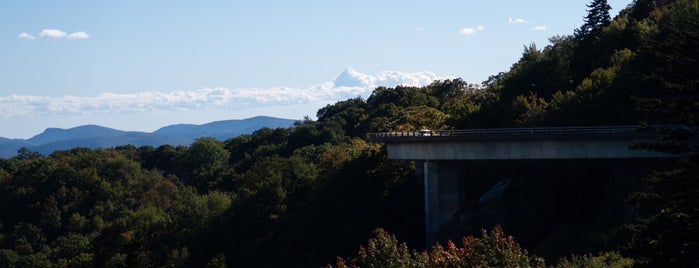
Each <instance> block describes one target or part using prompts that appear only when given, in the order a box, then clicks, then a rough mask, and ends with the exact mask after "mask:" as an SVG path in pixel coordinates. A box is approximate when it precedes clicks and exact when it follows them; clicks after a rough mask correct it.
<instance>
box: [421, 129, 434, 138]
mask: <svg viewBox="0 0 699 268" xmlns="http://www.w3.org/2000/svg"><path fill="white" fill-rule="evenodd" d="M417 135H418V136H421V137H429V136H432V130H429V129H421V130H420V131H418V132H417Z"/></svg>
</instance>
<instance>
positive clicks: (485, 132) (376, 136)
mask: <svg viewBox="0 0 699 268" xmlns="http://www.w3.org/2000/svg"><path fill="white" fill-rule="evenodd" d="M638 129H639V126H584V127H531V128H480V129H458V130H430V131H424V130H422V131H394V132H380V133H370V134H369V138H370V139H372V140H385V139H394V138H395V139H398V138H402V137H485V136H517V135H535V134H547V135H605V134H634V133H635V134H638Z"/></svg>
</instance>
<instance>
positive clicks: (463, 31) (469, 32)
mask: <svg viewBox="0 0 699 268" xmlns="http://www.w3.org/2000/svg"><path fill="white" fill-rule="evenodd" d="M460 32H461V34H463V35H474V34H476V29H473V28H471V27H467V28H461V31H460Z"/></svg>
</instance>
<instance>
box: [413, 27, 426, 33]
mask: <svg viewBox="0 0 699 268" xmlns="http://www.w3.org/2000/svg"><path fill="white" fill-rule="evenodd" d="M413 30H415V31H416V32H420V31H423V30H425V28H422V27H415V28H414V29H413Z"/></svg>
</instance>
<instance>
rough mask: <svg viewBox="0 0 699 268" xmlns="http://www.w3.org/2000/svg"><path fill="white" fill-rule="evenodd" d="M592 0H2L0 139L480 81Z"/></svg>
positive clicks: (290, 112) (216, 116) (309, 108)
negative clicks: (385, 88) (437, 82)
mask: <svg viewBox="0 0 699 268" xmlns="http://www.w3.org/2000/svg"><path fill="white" fill-rule="evenodd" d="M631 1H632V0H609V1H608V2H609V4H610V5H611V6H612V11H611V14H612V16H614V15H616V14H618V12H619V10H621V9H623V8H624V7H626V6H627V5H628V4H629V3H631ZM589 2H590V1H579V0H575V1H568V0H566V1H560V0H529V1H514V0H492V1H464V0H429V1H427V0H420V1H417V0H402V1H395V0H385V1H376V0H354V1H332V0H328V1H308V0H299V1H271V0H259V1H233V0H225V1H223V0H222V1H217V0H211V1H178V0H169V1H160V0H151V1H143V0H120V1H84V0H80V1H79V0H63V1H45V0H22V1H2V2H1V3H0V137H5V138H21V139H26V138H30V137H32V136H34V135H37V134H39V133H41V132H42V131H43V130H44V129H46V128H50V127H58V128H71V127H75V126H79V125H86V124H97V125H101V126H105V127H111V128H116V129H120V130H132V131H148V132H150V131H154V130H157V129H158V128H160V127H163V126H167V125H171V124H178V123H191V124H203V123H208V122H212V121H218V120H228V119H243V118H248V117H252V116H257V115H266V116H275V117H282V118H288V119H302V118H303V117H304V116H310V117H311V118H315V114H316V112H317V110H318V109H319V108H322V107H324V106H325V105H328V104H333V103H335V102H337V101H341V100H345V99H348V98H354V97H357V96H361V97H363V98H367V97H369V96H370V95H371V92H372V90H373V89H374V88H375V87H377V86H388V87H392V86H395V85H398V84H402V85H409V86H421V85H427V84H429V83H431V82H432V81H434V80H444V79H451V78H457V77H458V78H462V79H464V80H465V81H467V82H469V83H481V82H483V81H484V80H486V79H487V78H488V76H490V75H495V74H497V73H499V72H503V71H507V70H508V69H509V67H510V66H511V65H512V64H513V63H515V62H516V61H517V60H518V59H519V58H520V56H521V55H522V51H523V48H524V47H525V46H528V45H529V44H531V43H534V44H536V45H537V47H539V48H543V47H545V46H546V45H548V44H549V42H548V39H549V38H550V37H553V36H556V35H570V34H572V33H573V30H574V29H575V28H578V27H579V26H580V25H582V23H583V17H584V16H585V15H586V14H587V11H586V9H587V7H586V4H588V3H589Z"/></svg>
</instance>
